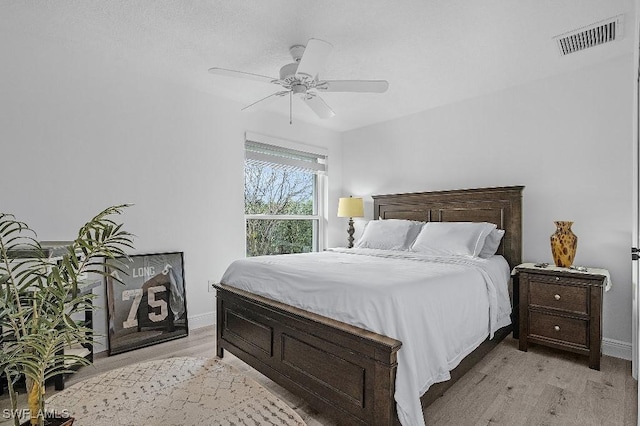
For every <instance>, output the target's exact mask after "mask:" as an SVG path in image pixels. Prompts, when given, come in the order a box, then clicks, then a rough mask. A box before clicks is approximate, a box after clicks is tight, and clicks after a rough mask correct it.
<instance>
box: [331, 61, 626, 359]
mask: <svg viewBox="0 0 640 426" xmlns="http://www.w3.org/2000/svg"><path fill="white" fill-rule="evenodd" d="M632 69H633V67H632V58H631V55H627V56H624V57H620V58H618V59H617V60H614V61H610V62H608V63H605V64H601V65H598V66H595V67H592V68H588V69H583V70H581V71H579V72H575V73H571V74H567V75H561V76H557V77H552V78H547V79H544V80H540V81H536V82H533V83H530V84H526V85H523V86H519V87H515V88H512V89H510V90H505V91H502V92H499V93H495V94H492V95H488V96H484V97H481V98H474V99H472V100H469V101H465V102H460V103H457V104H454V105H448V106H444V107H441V108H437V109H433V110H429V111H425V112H422V113H419V114H415V115H412V116H408V117H404V118H401V119H397V120H393V121H389V122H386V123H382V124H379V125H374V126H370V127H367V128H363V129H359V130H354V131H351V132H348V133H345V134H343V143H344V146H343V167H344V170H343V192H344V193H348V194H353V195H364V196H369V195H372V194H384V193H396V192H412V191H428V190H440V189H457V188H474V187H490V186H507V185H525V186H526V188H525V190H524V203H523V204H524V213H523V220H524V224H523V232H524V243H523V244H524V246H523V250H524V260H525V261H551V262H552V260H551V252H550V246H549V236H550V235H551V233H553V231H554V230H555V226H554V225H553V221H554V220H572V221H574V222H575V224H574V226H573V230H574V232H575V233H576V235H578V238H579V241H578V251H577V255H576V259H575V262H574V263H575V264H577V265H586V266H594V267H595V266H599V267H604V268H607V269H609V270H610V272H611V275H612V278H613V279H612V281H613V289H612V290H611V291H610V292H608V293H606V294H605V300H604V337H605V339H606V341H605V343H607V345H608V346H607V348H608V350H609V352H612V351H613V350H614V347H619V349H622V351H624V352H625V356H627V355H626V351H628V354H629V356H630V342H631V261H630V255H629V250H630V244H631V224H632V210H631V207H632V205H631V191H632V158H631V155H632V114H631V106H632V88H633V86H632V82H633V75H632ZM369 202H370V203H371V200H369ZM367 211H369V212H371V208H369V209H368V210H367ZM356 226H358V224H356Z"/></svg>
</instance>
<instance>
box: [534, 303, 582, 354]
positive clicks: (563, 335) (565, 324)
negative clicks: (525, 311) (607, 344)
mask: <svg viewBox="0 0 640 426" xmlns="http://www.w3.org/2000/svg"><path fill="white" fill-rule="evenodd" d="M529 335H530V336H532V337H533V336H539V337H544V338H548V339H554V340H559V341H562V342H568V343H572V344H575V345H579V346H583V347H585V348H587V347H588V346H589V338H588V335H589V327H588V322H587V321H586V320H581V319H575V318H566V317H561V316H558V315H549V314H545V313H541V312H536V311H529Z"/></svg>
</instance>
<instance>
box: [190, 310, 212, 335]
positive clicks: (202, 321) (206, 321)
mask: <svg viewBox="0 0 640 426" xmlns="http://www.w3.org/2000/svg"><path fill="white" fill-rule="evenodd" d="M215 323H216V313H215V312H214V311H211V312H205V313H204V314H198V315H194V316H191V317H189V330H195V329H196V328H201V327H206V326H209V325H213V324H215Z"/></svg>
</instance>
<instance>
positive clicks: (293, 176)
mask: <svg viewBox="0 0 640 426" xmlns="http://www.w3.org/2000/svg"><path fill="white" fill-rule="evenodd" d="M315 184H316V176H315V175H314V174H313V173H311V172H307V171H300V170H295V169H289V168H286V167H277V166H273V165H269V164H256V163H253V162H246V163H245V187H244V202H245V214H250V215H270V216H278V215H292V216H310V215H313V214H314V192H315ZM313 229H314V220H311V219H255V218H254V219H248V220H247V229H246V232H247V234H246V235H247V256H259V255H264V254H284V253H302V252H308V251H312V250H313Z"/></svg>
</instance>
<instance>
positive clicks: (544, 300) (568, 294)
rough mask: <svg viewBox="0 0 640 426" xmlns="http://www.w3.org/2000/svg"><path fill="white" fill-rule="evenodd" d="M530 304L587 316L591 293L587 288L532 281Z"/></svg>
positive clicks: (530, 282)
mask: <svg viewBox="0 0 640 426" xmlns="http://www.w3.org/2000/svg"><path fill="white" fill-rule="evenodd" d="M529 304H530V305H536V306H542V307H547V308H552V309H560V310H563V311H569V312H577V313H581V314H585V315H587V314H588V313H589V291H588V288H587V287H578V286H572V285H564V284H550V283H546V282H543V281H538V280H530V281H529Z"/></svg>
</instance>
